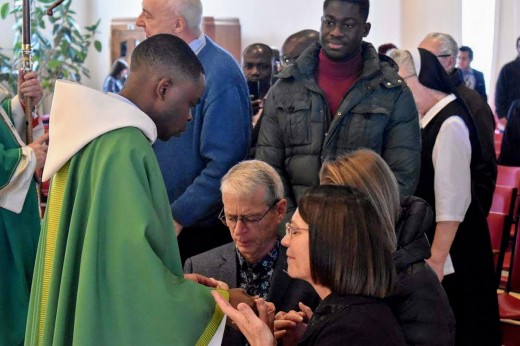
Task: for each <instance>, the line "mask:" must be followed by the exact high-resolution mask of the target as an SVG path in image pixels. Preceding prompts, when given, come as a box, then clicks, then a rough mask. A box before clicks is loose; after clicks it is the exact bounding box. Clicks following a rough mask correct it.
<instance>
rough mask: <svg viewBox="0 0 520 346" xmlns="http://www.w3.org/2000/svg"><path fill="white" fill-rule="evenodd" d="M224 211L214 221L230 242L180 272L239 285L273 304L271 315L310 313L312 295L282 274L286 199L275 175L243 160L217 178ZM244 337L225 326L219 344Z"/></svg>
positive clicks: (315, 300) (237, 342) (237, 341)
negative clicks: (227, 233)
mask: <svg viewBox="0 0 520 346" xmlns="http://www.w3.org/2000/svg"><path fill="white" fill-rule="evenodd" d="M221 192H222V200H223V203H224V208H223V209H222V212H221V213H220V216H219V218H220V219H221V221H222V222H223V223H224V224H225V225H226V226H227V227H228V228H229V231H230V233H231V237H232V238H233V242H231V243H229V244H226V245H223V246H220V247H218V248H215V249H213V250H210V251H208V252H205V253H202V254H199V255H197V256H194V257H191V258H188V260H187V261H186V263H185V265H184V272H185V273H197V274H202V275H205V276H208V277H213V278H215V279H218V280H220V281H223V282H225V283H227V284H228V285H229V287H230V288H235V287H241V288H243V289H244V290H245V291H246V292H247V293H248V294H249V295H252V296H258V297H260V298H264V299H267V300H268V301H270V302H273V303H274V305H275V306H276V308H277V311H279V310H281V311H290V310H295V309H298V310H300V306H299V303H300V302H301V303H303V304H304V305H305V306H309V307H310V308H312V309H314V308H315V307H316V306H317V304H318V300H319V299H318V296H317V294H316V293H315V292H314V290H313V289H312V287H311V286H310V285H309V284H308V283H306V282H305V281H302V280H298V279H292V278H291V277H289V276H288V275H287V272H286V269H287V257H286V253H285V252H286V249H285V248H284V247H282V246H280V237H279V236H278V234H277V229H278V226H279V224H280V223H281V222H282V219H283V218H284V216H285V211H286V207H287V201H286V200H285V199H284V197H283V192H284V191H283V184H282V181H281V179H280V177H279V175H278V173H276V171H275V170H274V169H273V168H272V167H271V166H269V165H268V164H266V163H265V162H262V161H257V160H251V161H244V162H241V163H239V164H237V165H236V166H234V167H233V168H231V170H230V171H229V172H228V173H227V174H226V175H225V176H224V177H223V178H222V184H221ZM245 342H246V339H245V338H244V337H243V336H242V335H241V334H240V333H239V332H238V331H236V330H234V329H231V328H228V329H227V330H226V332H225V334H224V339H223V345H244V344H245Z"/></svg>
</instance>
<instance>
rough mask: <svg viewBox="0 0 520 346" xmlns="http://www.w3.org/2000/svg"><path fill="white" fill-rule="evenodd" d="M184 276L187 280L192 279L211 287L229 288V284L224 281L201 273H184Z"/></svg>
mask: <svg viewBox="0 0 520 346" xmlns="http://www.w3.org/2000/svg"><path fill="white" fill-rule="evenodd" d="M184 278H185V279H186V280H191V281H193V282H196V283H198V284H201V285H204V286H208V287H211V288H220V289H223V290H227V289H229V286H228V285H227V284H226V283H225V282H224V281H218V280H216V279H214V278H208V277H207V276H204V275H200V274H195V273H192V274H184Z"/></svg>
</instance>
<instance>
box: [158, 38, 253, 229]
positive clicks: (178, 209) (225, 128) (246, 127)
mask: <svg viewBox="0 0 520 346" xmlns="http://www.w3.org/2000/svg"><path fill="white" fill-rule="evenodd" d="M198 58H199V60H200V61H201V63H202V65H203V66H204V70H205V75H206V89H205V90H204V94H203V95H202V99H201V101H200V103H199V104H198V105H197V106H196V107H195V108H194V109H192V116H193V120H192V121H191V122H190V123H189V125H188V128H187V130H186V132H185V133H184V134H182V136H181V137H174V138H172V139H170V140H168V141H166V142H163V141H160V140H157V142H156V143H155V144H154V150H155V154H156V155H157V159H158V161H159V166H160V167H161V171H162V174H163V177H164V181H165V184H166V189H167V191H168V197H169V199H170V204H171V208H172V214H173V218H174V219H175V220H176V221H177V222H179V223H180V224H181V225H183V226H184V227H190V226H194V225H198V226H201V225H208V224H212V223H213V222H215V220H217V219H216V216H217V214H218V212H219V211H220V208H222V203H221V195H220V179H221V178H222V177H223V176H224V174H226V173H227V171H228V170H229V169H230V168H231V167H232V166H234V165H235V164H236V163H238V162H239V161H241V160H243V159H245V158H246V156H247V155H248V152H249V146H250V140H251V105H250V101H249V91H248V89H247V83H246V80H245V77H244V75H243V74H242V71H241V69H240V67H239V65H238V64H237V62H236V61H235V59H234V58H233V57H232V56H231V55H230V54H229V53H227V52H226V51H224V50H223V49H222V48H220V47H219V46H217V45H216V44H215V43H214V42H213V41H211V40H210V39H209V38H208V37H206V45H205V46H204V48H203V49H202V50H201V51H200V52H199V54H198Z"/></svg>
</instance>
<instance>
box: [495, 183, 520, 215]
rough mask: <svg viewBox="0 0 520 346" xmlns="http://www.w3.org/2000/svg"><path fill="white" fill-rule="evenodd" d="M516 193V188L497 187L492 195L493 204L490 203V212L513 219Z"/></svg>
mask: <svg viewBox="0 0 520 346" xmlns="http://www.w3.org/2000/svg"><path fill="white" fill-rule="evenodd" d="M517 193H518V189H517V188H516V187H511V186H503V185H497V186H496V187H495V192H494V193H493V202H492V203H491V210H490V211H492V212H495V213H502V214H506V215H509V216H510V217H511V218H514V216H515V215H514V212H515V210H514V208H515V204H514V201H515V200H516V195H517Z"/></svg>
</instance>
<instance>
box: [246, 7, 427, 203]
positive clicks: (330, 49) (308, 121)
mask: <svg viewBox="0 0 520 346" xmlns="http://www.w3.org/2000/svg"><path fill="white" fill-rule="evenodd" d="M368 12H369V1H368V0H325V1H324V3H323V16H322V18H321V32H320V41H319V42H316V43H314V44H312V45H311V46H310V47H309V48H307V49H306V50H305V51H304V52H303V53H302V54H301V55H300V56H299V57H298V58H297V59H296V61H295V62H294V64H292V65H290V66H288V67H287V68H286V69H284V70H283V71H282V72H281V73H280V74H278V77H279V79H278V81H277V82H276V84H275V85H274V86H273V87H272V88H271V90H270V91H269V94H268V95H267V99H266V102H265V107H264V114H263V120H262V126H261V128H260V134H259V137H258V144H257V151H256V158H257V159H259V160H262V161H265V162H267V163H269V164H270V165H271V166H273V167H274V168H275V169H276V170H277V172H278V173H279V174H280V176H281V177H282V181H283V183H284V187H285V197H286V198H287V200H288V210H289V212H291V213H292V212H293V211H294V210H295V208H296V202H297V200H298V198H299V197H300V196H301V195H302V194H303V192H304V191H305V190H306V189H307V188H308V187H310V186H313V185H317V184H318V172H319V170H320V167H321V165H322V163H323V162H324V161H325V160H326V159H327V158H328V157H335V156H337V155H341V154H344V153H347V152H350V151H353V150H356V149H359V148H368V149H372V150H373V151H375V152H376V153H378V154H380V155H381V156H382V157H383V159H384V160H385V161H386V163H387V164H388V165H389V166H390V168H391V169H392V171H393V173H394V174H395V175H396V178H397V181H398V182H399V188H400V192H401V194H402V195H411V194H413V192H414V191H415V188H416V184H417V181H418V178H419V167H420V150H421V143H420V129H419V117H418V115H417V108H416V106H415V102H414V100H413V97H412V94H411V92H410V90H409V89H408V87H407V86H406V83H405V82H404V80H403V79H402V78H400V77H399V75H398V74H397V67H396V65H395V63H394V62H393V61H392V60H391V59H390V58H388V57H386V56H382V55H378V54H377V51H376V50H375V48H374V46H373V45H372V44H370V43H367V42H364V41H363V39H364V38H365V37H366V36H367V35H368V33H369V31H370V27H371V25H370V23H368V22H367V19H368Z"/></svg>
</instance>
